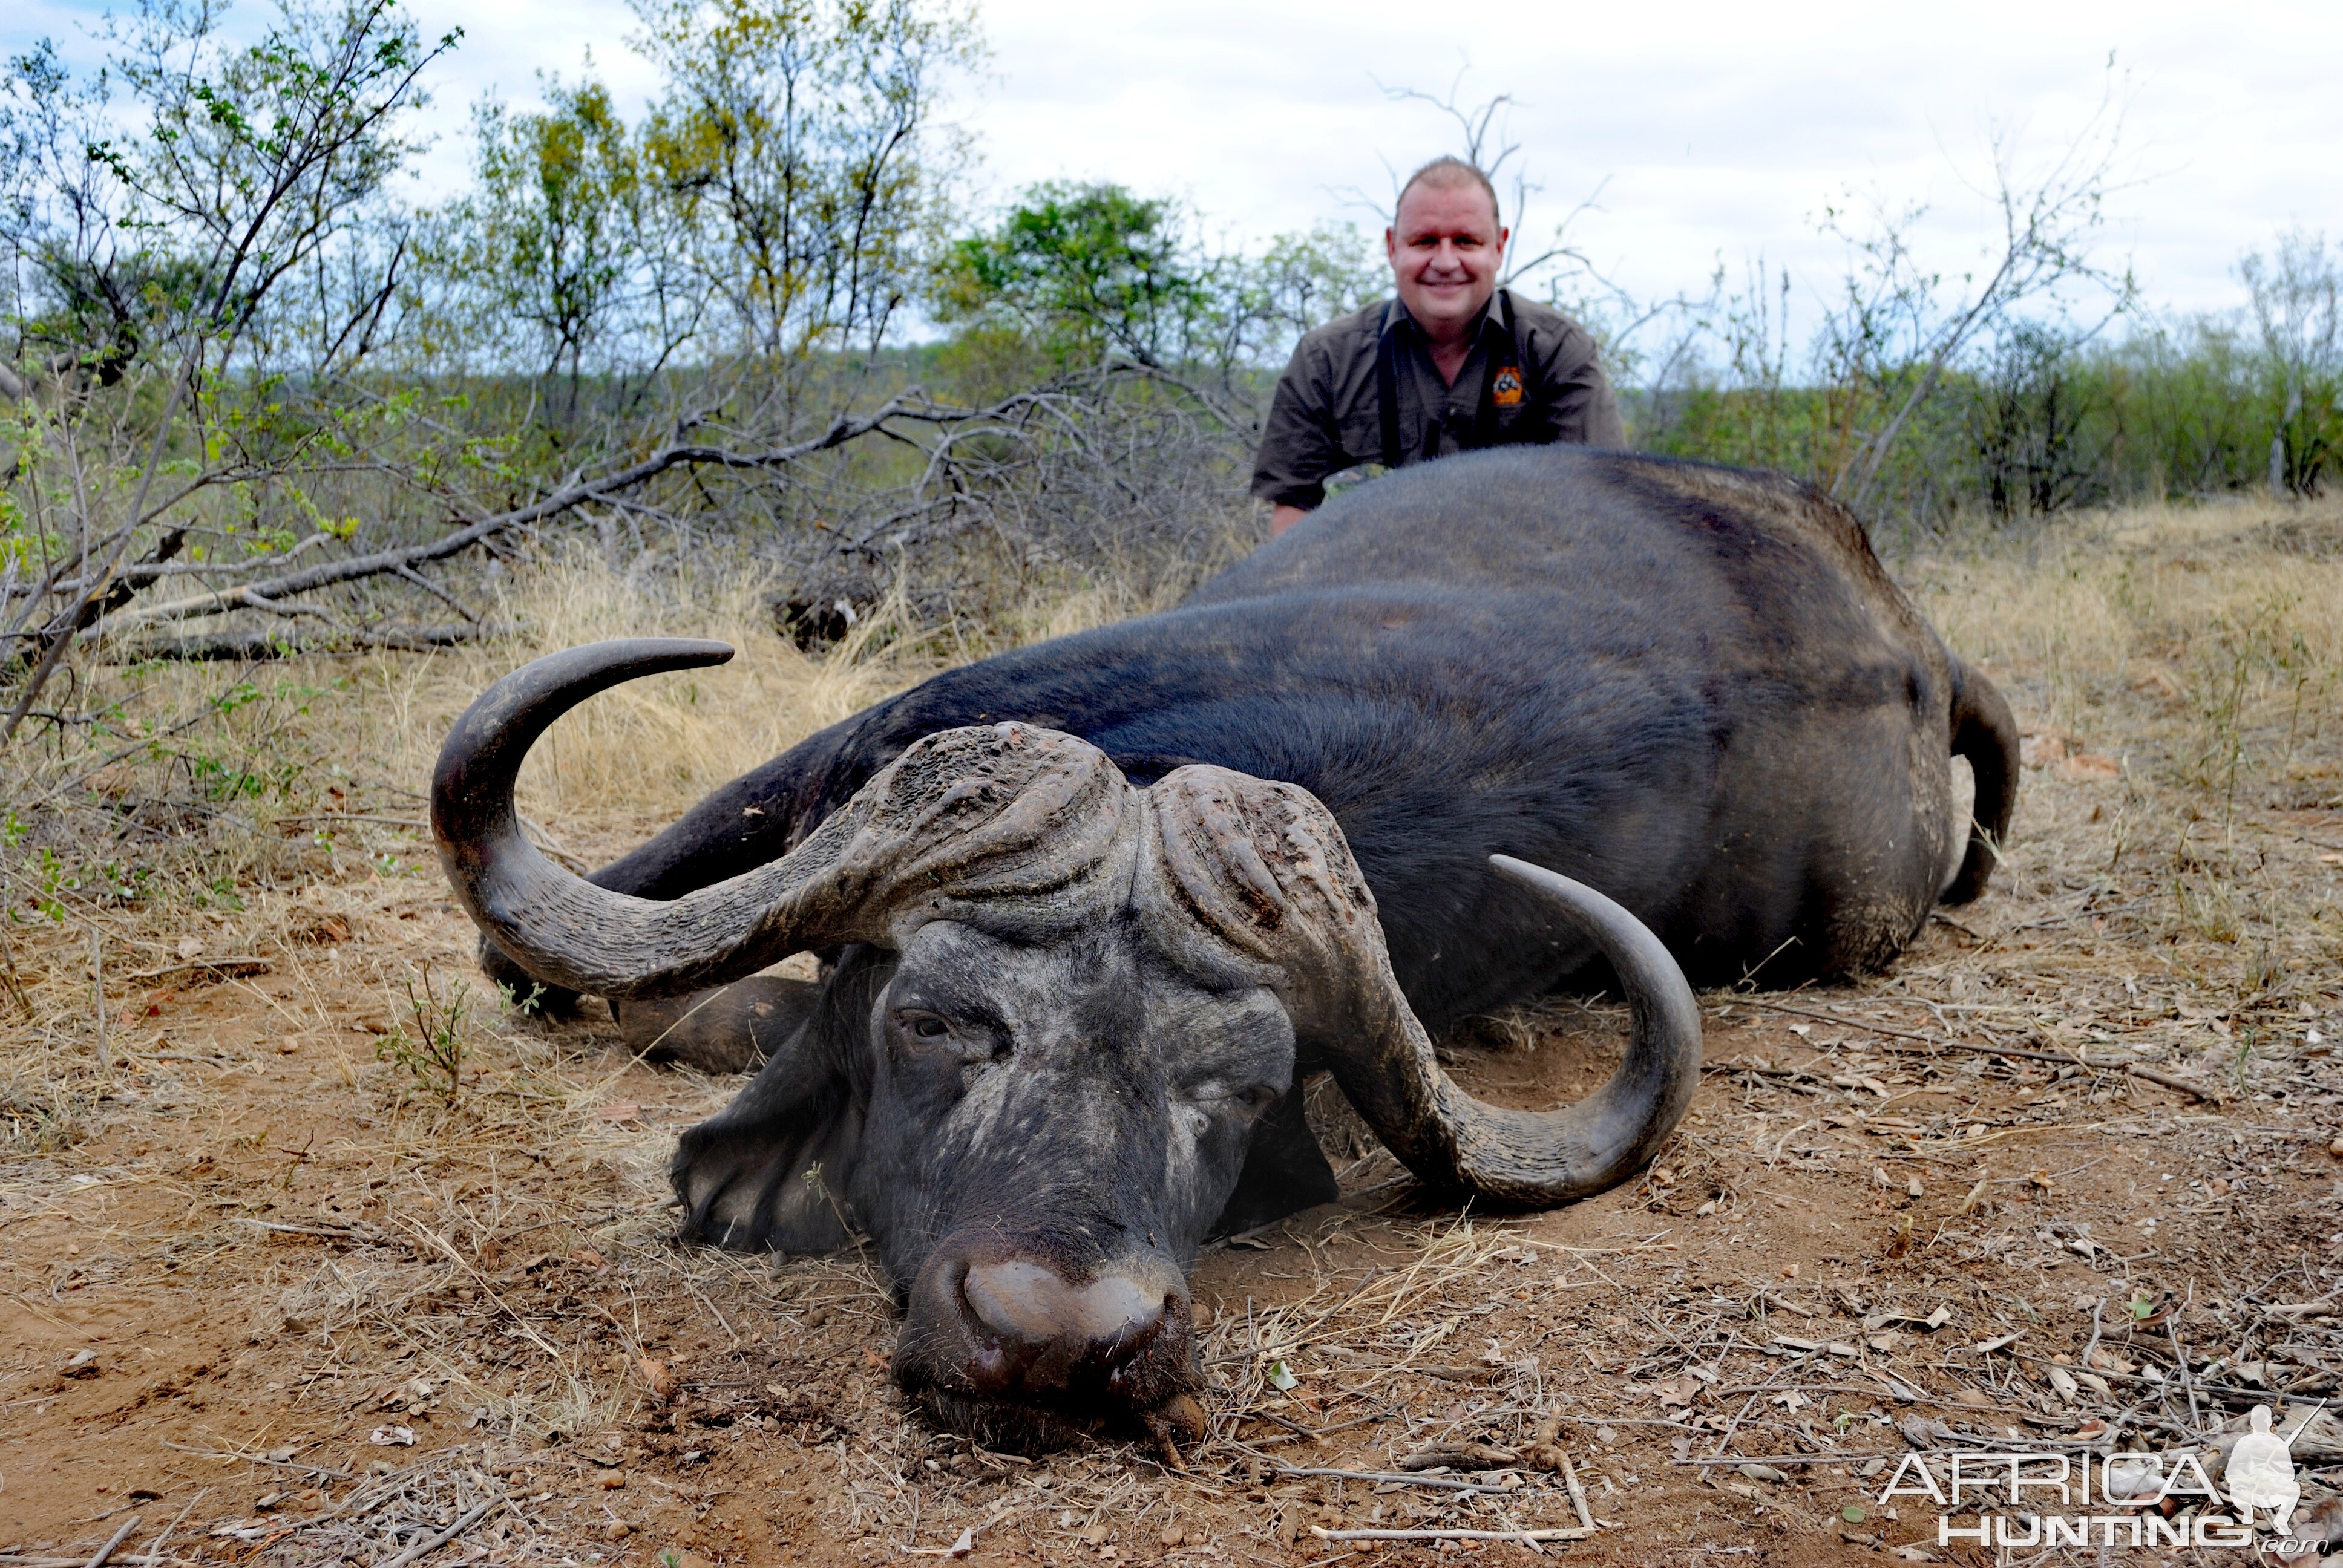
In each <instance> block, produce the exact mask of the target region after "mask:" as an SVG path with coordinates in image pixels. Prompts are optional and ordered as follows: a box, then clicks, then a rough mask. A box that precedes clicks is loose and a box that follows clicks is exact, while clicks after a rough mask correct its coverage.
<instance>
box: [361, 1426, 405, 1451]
mask: <svg viewBox="0 0 2343 1568" xmlns="http://www.w3.org/2000/svg"><path fill="white" fill-rule="evenodd" d="M367 1442H370V1443H373V1444H374V1445H375V1446H376V1447H377V1448H412V1447H414V1446H415V1429H414V1428H413V1427H411V1426H378V1427H376V1428H375V1429H374V1430H373V1431H372V1432H368V1433H367Z"/></svg>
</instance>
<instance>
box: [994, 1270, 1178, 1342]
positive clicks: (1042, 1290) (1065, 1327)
mask: <svg viewBox="0 0 2343 1568" xmlns="http://www.w3.org/2000/svg"><path fill="white" fill-rule="evenodd" d="M960 1289H961V1292H962V1293H963V1294H964V1295H965V1296H966V1297H967V1299H968V1306H969V1311H970V1313H971V1314H972V1315H973V1316H974V1317H975V1319H976V1321H977V1322H979V1323H981V1324H982V1325H983V1326H984V1329H985V1331H986V1332H988V1333H990V1334H992V1335H994V1336H995V1337H997V1338H998V1339H1000V1340H1001V1342H1002V1343H1003V1344H1004V1345H1015V1346H1017V1347H1019V1348H1021V1349H1035V1350H1038V1349H1041V1348H1043V1347H1060V1348H1065V1349H1072V1348H1073V1347H1076V1346H1079V1347H1081V1351H1080V1352H1077V1353H1086V1359H1088V1358H1095V1359H1096V1360H1097V1361H1100V1362H1104V1363H1106V1365H1108V1366H1109V1367H1114V1366H1120V1365H1121V1363H1123V1362H1127V1361H1129V1360H1130V1359H1131V1357H1132V1356H1134V1355H1137V1354H1138V1353H1139V1352H1140V1351H1141V1349H1143V1348H1144V1347H1145V1346H1146V1345H1147V1343H1148V1342H1149V1341H1151V1340H1152V1339H1153V1338H1154V1337H1155V1336H1156V1334H1157V1333H1158V1332H1160V1331H1161V1329H1162V1327H1163V1315H1164V1309H1165V1306H1166V1304H1167V1297H1166V1295H1165V1292H1164V1290H1163V1287H1162V1285H1161V1283H1155V1284H1150V1283H1149V1282H1145V1281H1142V1280H1141V1279H1138V1278H1135V1277H1134V1276H1132V1275H1131V1274H1128V1273H1123V1272H1121V1271H1108V1272H1105V1273H1102V1274H1100V1275H1099V1276H1098V1277H1097V1278H1096V1279H1093V1280H1091V1281H1089V1282H1085V1283H1083V1284H1079V1285H1078V1284H1075V1283H1074V1282H1071V1281H1070V1280H1068V1279H1067V1278H1066V1277H1065V1276H1064V1275H1062V1274H1061V1273H1059V1272H1058V1271H1056V1270H1055V1269H1052V1268H1051V1267H1049V1266H1048V1265H1046V1264H1043V1263H1038V1262H1034V1261H1031V1260H1029V1259H1023V1258H1016V1259H1011V1260H1008V1261H1001V1262H990V1263H980V1264H978V1265H976V1266H975V1267H973V1268H971V1269H970V1270H969V1271H968V1277H967V1279H966V1280H965V1281H964V1282H962V1283H961V1286H960Z"/></svg>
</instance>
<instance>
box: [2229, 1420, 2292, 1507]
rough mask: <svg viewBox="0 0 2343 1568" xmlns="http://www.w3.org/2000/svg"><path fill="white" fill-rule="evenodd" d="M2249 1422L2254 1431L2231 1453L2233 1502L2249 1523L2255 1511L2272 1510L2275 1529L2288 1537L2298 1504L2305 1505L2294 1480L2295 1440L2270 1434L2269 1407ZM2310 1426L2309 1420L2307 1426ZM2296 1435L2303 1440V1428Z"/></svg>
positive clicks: (2231, 1494) (2231, 1495)
mask: <svg viewBox="0 0 2343 1568" xmlns="http://www.w3.org/2000/svg"><path fill="white" fill-rule="evenodd" d="M2246 1420H2247V1423H2248V1424H2250V1425H2251V1426H2252V1427H2253V1430H2252V1431H2251V1432H2247V1433H2246V1435H2245V1436H2243V1437H2241V1438H2239V1439H2237V1447H2236V1448H2234V1449H2232V1450H2230V1451H2229V1468H2228V1472H2227V1481H2228V1483H2229V1502H2230V1503H2232V1504H2234V1505H2235V1506H2236V1508H2237V1517H2238V1518H2239V1519H2241V1520H2245V1521H2247V1522H2250V1521H2251V1520H2252V1519H2253V1516H2254V1510H2255V1509H2257V1508H2267V1509H2268V1510H2269V1511H2270V1523H2271V1526H2272V1527H2273V1528H2275V1529H2276V1530H2277V1531H2278V1533H2279V1534H2280V1535H2284V1534H2286V1533H2287V1525H2288V1523H2289V1522H2290V1521H2291V1520H2292V1519H2293V1517H2294V1509H2295V1504H2297V1503H2300V1502H2301V1501H2302V1484H2301V1483H2299V1482H2298V1481H2296V1480H2295V1478H2294V1453H2293V1438H2285V1437H2279V1436H2278V1435H2277V1434H2276V1433H2274V1432H2271V1431H2270V1407H2269V1406H2268V1405H2266V1404H2258V1405H2256V1406H2254V1409H2253V1413H2252V1414H2251V1415H2249V1416H2247V1418H2246ZM2309 1424H2310V1423H2309V1422H2308V1419H2307V1418H2306V1419H2305V1421H2304V1422H2303V1426H2308V1425H2309ZM2294 1435H2295V1437H2300V1436H2301V1435H2302V1427H2299V1426H2298V1427H2297V1428H2296V1429H2295V1432H2294Z"/></svg>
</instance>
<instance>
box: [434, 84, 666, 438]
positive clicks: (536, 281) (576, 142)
mask: <svg viewBox="0 0 2343 1568" xmlns="http://www.w3.org/2000/svg"><path fill="white" fill-rule="evenodd" d="M546 96H547V98H548V107H547V108H546V109H545V110H544V111H543V112H541V113H538V114H527V115H516V114H513V113H511V112H510V111H508V110H507V109H506V108H504V107H503V106H501V105H498V104H496V103H493V102H489V103H484V104H482V105H481V106H479V108H478V111H477V112H476V114H475V116H474V136H475V141H476V144H477V146H478V160H477V166H476V180H475V189H474V191H473V192H472V194H470V195H469V196H467V197H466V198H465V199H464V200H462V201H461V202H459V203H458V204H457V205H456V206H455V207H454V208H453V210H452V211H451V212H450V213H449V214H448V215H447V216H448V218H449V220H450V221H449V223H448V225H447V226H448V228H449V229H450V230H451V231H452V232H453V233H454V234H455V235H456V236H458V254H457V256H456V257H454V258H453V259H454V260H455V262H456V265H457V266H461V267H464V268H465V269H466V270H467V271H468V272H469V273H470V275H471V276H473V277H475V278H476V279H477V280H478V281H479V282H480V283H481V284H483V285H485V286H483V287H481V288H480V289H479V290H478V294H479V295H480V296H481V297H485V299H487V300H488V301H492V302H493V304H494V306H495V307H496V309H495V311H494V312H493V314H495V315H497V316H500V317H506V318H508V319H510V320H512V321H516V322H518V323H520V324H522V325H524V326H526V327H528V328H529V329H530V330H531V331H532V333H533V335H534V337H535V338H536V342H535V344H534V345H532V346H531V347H534V348H535V350H536V353H537V356H538V361H539V363H540V364H541V366H542V370H541V371H540V374H541V375H542V376H543V377H544V378H545V379H547V380H548V381H551V380H553V379H554V378H555V377H565V379H566V383H567V385H566V387H565V388H564V396H563V399H562V407H561V410H560V414H559V421H560V423H562V424H563V425H565V426H566V425H568V424H569V423H570V422H571V421H573V420H574V419H575V418H576V417H577V413H578V387H579V383H580V381H581V380H582V378H583V377H584V374H585V367H586V355H587V352H588V349H589V348H595V347H600V346H601V344H602V342H603V340H604V339H606V338H608V337H613V336H616V335H618V334H619V333H621V332H622V331H623V330H624V327H625V325H626V323H625V320H624V317H625V315H626V312H627V311H628V307H629V306H630V305H631V304H632V303H633V301H632V300H631V299H630V297H629V294H630V286H632V285H634V284H635V283H636V282H637V280H638V278H639V275H640V273H641V272H642V271H643V269H644V262H645V259H646V257H645V251H646V249H647V246H646V236H645V229H646V226H647V224H648V222H649V209H650V208H651V206H653V205H654V203H655V200H656V198H655V196H653V195H652V194H651V193H650V192H649V191H648V190H647V189H646V186H645V183H644V180H643V177H642V166H641V160H640V156H639V147H638V145H637V142H636V139H635V136H634V135H633V133H632V132H630V131H629V130H628V127H627V125H626V123H625V122H624V121H623V120H622V119H621V118H620V117H619V116H618V110H617V106H615V105H613V104H612V103H611V101H610V95H609V91H608V88H606V87H604V86H603V85H601V84H600V83H599V82H595V81H587V82H583V83H580V84H578V85H576V86H565V85H563V84H562V83H561V82H559V81H558V80H556V81H553V82H552V83H550V84H548V90H547V94H546Z"/></svg>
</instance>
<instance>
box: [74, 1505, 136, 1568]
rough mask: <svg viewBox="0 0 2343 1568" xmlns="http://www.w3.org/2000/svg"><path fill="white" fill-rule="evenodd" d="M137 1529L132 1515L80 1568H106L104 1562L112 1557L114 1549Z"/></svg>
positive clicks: (134, 1515)
mask: <svg viewBox="0 0 2343 1568" xmlns="http://www.w3.org/2000/svg"><path fill="white" fill-rule="evenodd" d="M137 1528H138V1515H136V1513H134V1514H132V1515H131V1516H130V1517H129V1518H127V1519H126V1520H124V1521H123V1522H122V1523H120V1524H119V1525H117V1526H116V1528H115V1532H114V1534H113V1535H112V1536H111V1537H110V1538H109V1539H108V1540H107V1541H106V1544H105V1545H103V1546H101V1547H99V1548H98V1549H97V1551H96V1553H95V1554H94V1555H93V1556H92V1557H91V1558H90V1560H89V1561H88V1562H87V1563H84V1564H82V1568H106V1560H107V1559H108V1558H110V1557H112V1556H113V1555H114V1552H115V1548H116V1547H117V1546H120V1545H121V1544H122V1543H124V1542H125V1541H127V1540H128V1539H130V1533H131V1532H132V1531H134V1530H136V1529H137Z"/></svg>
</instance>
